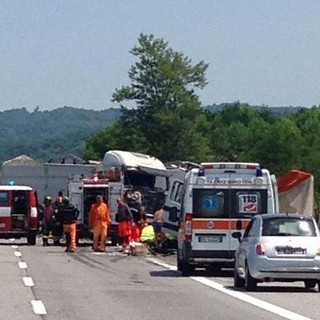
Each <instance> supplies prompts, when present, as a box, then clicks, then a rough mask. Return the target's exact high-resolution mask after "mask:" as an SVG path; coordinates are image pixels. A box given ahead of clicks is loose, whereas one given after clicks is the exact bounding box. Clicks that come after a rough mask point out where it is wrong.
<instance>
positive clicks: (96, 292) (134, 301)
mask: <svg viewBox="0 0 320 320" xmlns="http://www.w3.org/2000/svg"><path fill="white" fill-rule="evenodd" d="M21 243H22V242H20V241H15V242H10V241H2V242H0V252H1V254H0V263H1V272H0V281H1V299H0V308H1V311H0V318H1V319H12V320H19V319H27V320H29V319H57V320H64V319H68V320H73V319H78V320H89V319H90V320H99V319H104V320H105V319H108V320H112V319H116V320H119V319H121V320H122V319H123V320H127V319H128V320H129V319H130V320H136V319H137V320H138V319H139V320H150V319H153V320H158V319H161V320H163V319H172V320H181V319H182V318H183V319H184V320H191V319H200V320H201V319H222V320H232V319H234V320H238V319H239V320H240V319H246V320H251V319H255V320H256V319H266V320H269V319H275V320H277V319H295V320H307V319H320V311H319V310H318V308H317V307H316V306H317V304H318V301H319V293H317V292H315V291H313V290H306V289H305V288H304V286H303V283H302V282H301V283H298V282H297V283H291V284H280V285H279V283H275V284H266V285H261V286H259V287H258V288H259V289H258V291H257V292H253V293H250V294H247V293H246V292H244V291H242V290H234V288H233V286H232V270H223V271H222V272H221V273H218V274H215V275H212V274H208V273H207V272H205V271H201V270H199V271H197V272H196V274H195V276H194V277H189V278H184V277H182V276H181V275H180V273H179V272H177V271H176V267H175V261H176V257H175V255H172V256H167V257H163V256H160V255H159V256H158V255H157V256H155V257H154V256H147V257H139V256H128V255H124V254H122V253H119V252H118V248H116V247H107V253H101V254H97V253H94V252H92V250H91V247H90V246H85V245H84V246H81V247H79V249H78V250H77V252H76V253H74V254H72V253H65V252H64V248H63V247H53V246H50V247H42V246H40V244H39V245H36V246H27V245H24V244H21Z"/></svg>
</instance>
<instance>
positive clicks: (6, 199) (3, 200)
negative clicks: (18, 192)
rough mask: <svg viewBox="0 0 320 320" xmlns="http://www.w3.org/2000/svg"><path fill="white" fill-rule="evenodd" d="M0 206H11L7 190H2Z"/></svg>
mask: <svg viewBox="0 0 320 320" xmlns="http://www.w3.org/2000/svg"><path fill="white" fill-rule="evenodd" d="M0 206H1V207H4V206H9V195H8V192H7V191H1V192H0Z"/></svg>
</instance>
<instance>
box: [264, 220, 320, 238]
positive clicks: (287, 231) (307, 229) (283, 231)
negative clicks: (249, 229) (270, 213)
mask: <svg viewBox="0 0 320 320" xmlns="http://www.w3.org/2000/svg"><path fill="white" fill-rule="evenodd" d="M262 235H263V236H300V237H308V236H309V237H310V236H312V237H315V236H316V230H315V227H314V223H313V221H312V220H310V219H308V220H307V219H301V218H293V217H283V218H271V219H264V220H263V227H262Z"/></svg>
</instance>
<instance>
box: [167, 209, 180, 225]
mask: <svg viewBox="0 0 320 320" xmlns="http://www.w3.org/2000/svg"><path fill="white" fill-rule="evenodd" d="M178 211H179V210H178V208H176V207H172V208H170V209H169V221H171V222H178V221H179V217H178Z"/></svg>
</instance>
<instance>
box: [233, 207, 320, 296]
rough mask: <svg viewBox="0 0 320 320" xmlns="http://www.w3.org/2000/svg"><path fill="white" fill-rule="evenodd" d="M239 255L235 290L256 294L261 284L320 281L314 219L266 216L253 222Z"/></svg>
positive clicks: (312, 284) (237, 235) (319, 252)
mask: <svg viewBox="0 0 320 320" xmlns="http://www.w3.org/2000/svg"><path fill="white" fill-rule="evenodd" d="M232 236H233V237H234V238H238V239H239V242H240V243H239V247H238V249H237V251H236V254H235V267H234V286H235V287H245V289H246V290H247V291H252V290H255V289H256V287H257V283H258V282H267V281H286V282H289V281H304V283H305V287H306V288H314V287H315V286H316V285H318V290H320V288H319V281H320V233H319V228H318V226H317V223H316V221H315V219H314V218H312V217H310V216H302V215H296V214H282V213H281V214H263V215H257V216H255V217H253V218H252V220H251V221H250V223H249V225H248V227H247V228H246V230H245V233H244V235H243V237H241V233H240V232H234V233H233V234H232Z"/></svg>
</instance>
